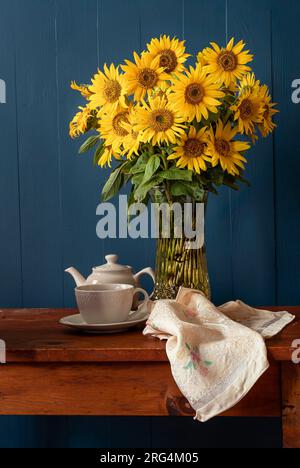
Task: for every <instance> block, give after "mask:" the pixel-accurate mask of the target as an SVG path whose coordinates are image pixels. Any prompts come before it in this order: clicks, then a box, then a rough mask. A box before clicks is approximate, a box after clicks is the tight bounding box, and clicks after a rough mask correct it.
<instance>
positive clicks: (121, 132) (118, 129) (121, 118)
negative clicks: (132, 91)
mask: <svg viewBox="0 0 300 468" xmlns="http://www.w3.org/2000/svg"><path fill="white" fill-rule="evenodd" d="M123 122H125V123H127V122H128V119H127V113H126V112H120V113H119V114H117V115H116V116H115V117H114V118H113V121H112V126H113V129H114V131H115V133H116V134H117V135H118V136H120V137H125V136H126V135H128V132H127V130H125V128H123V127H122V123H123Z"/></svg>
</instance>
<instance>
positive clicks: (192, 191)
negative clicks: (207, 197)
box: [171, 181, 205, 202]
mask: <svg viewBox="0 0 300 468" xmlns="http://www.w3.org/2000/svg"><path fill="white" fill-rule="evenodd" d="M171 193H172V195H173V196H174V197H182V196H189V197H191V198H192V199H193V200H196V201H199V202H201V201H202V200H203V197H204V193H205V191H204V189H203V187H201V186H200V185H199V184H197V183H195V182H194V183H189V184H188V183H185V182H180V181H178V182H175V183H173V184H172V185H171Z"/></svg>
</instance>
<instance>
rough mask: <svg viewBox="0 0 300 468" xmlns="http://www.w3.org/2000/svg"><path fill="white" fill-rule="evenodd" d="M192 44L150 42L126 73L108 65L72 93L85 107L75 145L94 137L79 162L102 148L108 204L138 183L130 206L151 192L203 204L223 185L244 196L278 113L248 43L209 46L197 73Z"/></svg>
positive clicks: (76, 124)
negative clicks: (255, 152) (255, 150)
mask: <svg viewBox="0 0 300 468" xmlns="http://www.w3.org/2000/svg"><path fill="white" fill-rule="evenodd" d="M190 57H191V56H190V55H189V54H188V53H186V49H185V42H184V41H179V40H178V39H177V38H173V39H170V37H167V36H165V35H164V36H161V37H160V38H155V39H152V40H151V42H150V43H149V44H148V45H147V50H146V51H143V52H142V53H141V55H138V54H137V53H136V52H134V54H133V61H130V60H125V62H124V64H122V65H121V66H117V67H116V66H115V65H114V64H111V65H110V66H109V67H108V66H107V65H106V64H105V65H104V67H103V71H100V70H98V72H97V73H96V74H95V75H94V77H93V78H92V80H91V84H81V85H77V84H76V83H75V82H72V83H71V87H72V88H73V89H75V90H78V91H80V93H81V94H82V96H83V97H84V98H85V99H86V101H87V104H86V106H85V107H80V108H79V112H78V113H77V114H76V115H75V117H74V119H73V120H72V122H71V123H70V136H71V137H72V138H74V137H77V136H79V135H81V134H85V133H87V132H90V131H92V132H93V134H92V135H91V136H90V137H89V138H88V139H87V141H86V142H85V143H84V144H83V145H82V146H81V148H80V153H83V152H86V151H88V150H90V149H91V148H93V147H96V151H95V155H94V163H95V164H97V165H99V166H101V167H104V166H106V165H108V166H109V167H111V164H112V161H113V160H115V161H116V167H114V168H113V169H112V172H111V175H110V177H109V179H108V181H107V182H106V184H105V186H104V188H103V191H102V198H103V200H104V201H106V200H108V199H110V198H111V197H113V196H114V195H115V194H116V193H117V192H118V191H119V190H120V189H121V187H122V186H123V185H124V184H127V183H128V182H129V181H131V182H132V188H131V200H132V201H138V202H146V201H147V199H148V196H149V191H150V190H151V189H152V188H153V187H157V186H159V187H163V189H164V190H165V192H166V194H167V198H168V200H169V201H171V200H173V199H174V198H176V197H178V196H184V195H187V196H190V197H192V198H193V199H194V200H202V199H203V194H204V193H207V191H210V192H217V187H218V186H220V185H222V184H224V185H227V186H229V187H231V188H233V189H238V183H239V182H245V183H247V181H246V180H245V178H244V175H243V174H244V170H245V163H246V162H247V154H248V151H249V150H250V148H251V146H252V145H253V144H254V143H255V140H256V139H257V138H258V133H260V134H261V135H262V136H263V137H266V136H267V135H268V134H269V133H271V132H272V131H273V129H274V128H275V126H276V125H275V124H274V122H273V115H274V114H275V113H276V112H278V111H277V110H276V109H274V106H275V104H274V103H272V102H271V96H270V92H269V89H268V87H267V86H266V85H261V83H260V82H259V81H258V80H257V79H256V77H255V75H254V73H252V70H251V68H250V67H249V65H248V64H249V63H250V62H251V61H252V60H253V55H251V54H250V53H249V51H248V50H245V43H244V42H243V41H240V42H238V43H236V44H235V43H234V39H231V40H230V41H229V43H228V44H227V46H226V47H225V48H221V47H219V46H218V45H217V44H215V43H211V44H210V47H207V48H205V49H204V50H202V51H200V52H199V53H198V55H197V59H196V63H195V64H194V66H192V65H189V66H187V64H186V62H187V61H188V60H190Z"/></svg>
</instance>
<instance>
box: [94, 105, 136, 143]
mask: <svg viewBox="0 0 300 468" xmlns="http://www.w3.org/2000/svg"><path fill="white" fill-rule="evenodd" d="M128 117H129V110H128V109H127V108H124V107H121V106H119V107H118V108H117V109H116V110H115V111H114V112H112V113H110V114H101V119H100V126H99V132H100V134H101V138H103V139H104V140H105V144H106V146H111V147H112V149H113V151H115V152H119V151H120V150H121V147H122V143H123V140H124V138H125V137H126V136H127V135H128V131H127V130H126V129H125V128H124V126H123V125H124V123H128Z"/></svg>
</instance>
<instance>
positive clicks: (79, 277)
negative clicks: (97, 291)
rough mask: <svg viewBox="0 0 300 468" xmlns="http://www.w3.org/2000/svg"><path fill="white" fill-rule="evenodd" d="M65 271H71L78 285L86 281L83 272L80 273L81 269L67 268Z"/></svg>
mask: <svg viewBox="0 0 300 468" xmlns="http://www.w3.org/2000/svg"><path fill="white" fill-rule="evenodd" d="M65 272H66V273H69V274H70V275H71V276H72V278H73V279H74V281H75V283H76V286H82V285H83V284H84V283H85V278H84V277H83V276H82V274H81V273H79V271H77V270H76V268H73V267H71V268H68V269H67V270H65Z"/></svg>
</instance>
